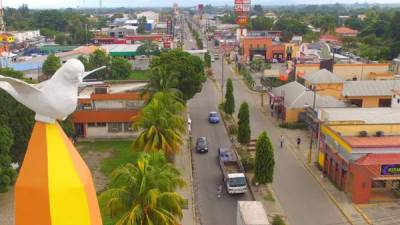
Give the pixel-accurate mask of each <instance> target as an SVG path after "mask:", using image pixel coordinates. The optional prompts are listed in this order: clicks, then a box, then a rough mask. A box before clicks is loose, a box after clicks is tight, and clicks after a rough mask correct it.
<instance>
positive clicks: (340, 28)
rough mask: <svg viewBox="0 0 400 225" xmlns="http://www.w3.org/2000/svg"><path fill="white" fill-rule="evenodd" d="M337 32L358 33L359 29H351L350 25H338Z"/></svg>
mask: <svg viewBox="0 0 400 225" xmlns="http://www.w3.org/2000/svg"><path fill="white" fill-rule="evenodd" d="M335 32H336V33H337V34H358V31H357V30H353V29H350V28H348V27H338V28H336V30H335Z"/></svg>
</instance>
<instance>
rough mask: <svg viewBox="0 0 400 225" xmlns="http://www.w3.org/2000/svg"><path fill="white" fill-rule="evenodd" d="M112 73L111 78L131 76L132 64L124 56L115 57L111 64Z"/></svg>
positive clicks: (119, 78)
mask: <svg viewBox="0 0 400 225" xmlns="http://www.w3.org/2000/svg"><path fill="white" fill-rule="evenodd" d="M110 70H111V74H110V76H109V78H110V79H114V80H124V79H126V78H128V77H129V74H130V73H131V72H132V64H131V63H130V62H129V61H128V60H127V59H124V58H122V57H113V58H112V59H111V66H110Z"/></svg>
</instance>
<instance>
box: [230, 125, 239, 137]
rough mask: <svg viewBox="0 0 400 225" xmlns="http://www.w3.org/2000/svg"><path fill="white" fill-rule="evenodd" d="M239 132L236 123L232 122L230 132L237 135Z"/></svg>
mask: <svg viewBox="0 0 400 225" xmlns="http://www.w3.org/2000/svg"><path fill="white" fill-rule="evenodd" d="M237 133H238V128H237V126H236V125H235V124H231V125H229V126H228V134H229V135H237Z"/></svg>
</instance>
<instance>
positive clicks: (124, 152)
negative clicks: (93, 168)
mask: <svg viewBox="0 0 400 225" xmlns="http://www.w3.org/2000/svg"><path fill="white" fill-rule="evenodd" d="M78 146H79V147H78V149H79V151H80V152H82V153H85V152H86V151H89V150H91V151H99V152H104V151H113V154H112V156H111V157H109V158H106V159H104V160H103V161H101V163H100V169H101V172H103V173H104V174H105V175H107V176H108V175H109V174H110V173H111V172H112V171H113V170H114V169H116V168H118V167H120V166H122V165H125V164H126V163H132V162H133V161H134V159H135V156H134V155H135V154H134V153H133V151H132V147H131V146H132V141H122V140H118V141H114V140H104V141H103V140H100V141H94V142H81V143H79V145H78Z"/></svg>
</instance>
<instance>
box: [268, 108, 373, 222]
mask: <svg viewBox="0 0 400 225" xmlns="http://www.w3.org/2000/svg"><path fill="white" fill-rule="evenodd" d="M260 110H261V111H262V112H263V114H264V115H265V117H266V119H267V120H269V122H270V123H272V124H274V126H275V127H276V129H279V130H280V132H281V133H282V134H283V136H284V137H285V144H286V145H288V146H287V148H288V149H290V150H291V151H292V153H293V154H294V155H295V156H296V158H297V159H298V160H300V161H301V162H302V163H303V164H304V167H305V168H306V169H307V171H308V172H309V173H310V174H311V175H312V176H313V178H314V179H315V180H316V182H317V183H318V184H319V185H320V186H321V187H322V189H323V190H324V192H325V193H326V194H327V195H328V196H329V198H330V199H331V201H332V202H333V203H334V204H335V205H336V207H337V208H338V209H339V210H340V211H341V213H342V214H343V215H344V216H345V217H346V219H347V220H348V221H349V222H350V224H353V225H367V224H368V223H367V222H366V221H365V220H364V218H363V215H362V214H361V213H360V212H359V211H358V210H357V209H356V206H355V205H353V203H352V202H351V200H350V198H349V196H347V195H346V194H345V193H344V192H343V191H340V190H339V189H337V188H336V187H335V186H334V185H333V184H332V182H331V181H330V180H329V179H328V178H323V177H322V173H321V171H320V170H319V169H318V168H316V166H314V165H310V164H308V162H307V161H308V154H309V146H310V144H309V143H310V137H311V134H310V131H308V130H300V129H295V130H290V129H282V128H279V122H278V121H277V120H276V118H272V117H271V114H270V113H269V112H268V111H267V108H266V107H264V108H263V109H262V108H261V107H260ZM297 137H300V138H301V144H300V147H299V148H297V143H296V140H297ZM317 154H318V152H317V149H316V147H315V146H313V150H312V161H313V162H314V161H315V160H316V158H317Z"/></svg>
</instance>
